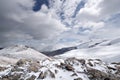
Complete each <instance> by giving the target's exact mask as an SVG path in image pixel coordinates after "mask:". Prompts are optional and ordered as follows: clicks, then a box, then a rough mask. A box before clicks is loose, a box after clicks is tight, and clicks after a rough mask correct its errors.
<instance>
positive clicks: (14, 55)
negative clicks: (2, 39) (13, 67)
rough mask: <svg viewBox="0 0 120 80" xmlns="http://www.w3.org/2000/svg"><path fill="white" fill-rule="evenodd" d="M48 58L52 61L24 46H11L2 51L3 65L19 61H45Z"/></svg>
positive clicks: (0, 56)
mask: <svg viewBox="0 0 120 80" xmlns="http://www.w3.org/2000/svg"><path fill="white" fill-rule="evenodd" d="M46 58H48V59H50V58H49V57H47V56H46V55H44V54H42V53H40V52H38V51H36V50H34V49H32V48H29V47H26V46H24V45H19V46H18V45H16V46H11V47H7V48H4V49H2V50H0V63H1V64H9V63H11V64H13V63H16V62H17V61H18V60H19V59H32V60H43V59H46Z"/></svg>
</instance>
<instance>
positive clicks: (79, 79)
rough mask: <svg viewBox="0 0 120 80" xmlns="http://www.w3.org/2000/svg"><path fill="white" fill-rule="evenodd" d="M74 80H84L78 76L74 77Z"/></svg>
mask: <svg viewBox="0 0 120 80" xmlns="http://www.w3.org/2000/svg"><path fill="white" fill-rule="evenodd" d="M74 80H83V79H82V78H76V79H74Z"/></svg>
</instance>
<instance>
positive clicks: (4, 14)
mask: <svg viewBox="0 0 120 80" xmlns="http://www.w3.org/2000/svg"><path fill="white" fill-rule="evenodd" d="M28 4H29V5H28ZM33 6H34V1H33V0H9V1H8V0H1V1H0V44H1V45H4V44H8V45H9V43H11V42H12V43H14V42H17V41H18V43H19V41H20V40H21V41H24V40H27V39H29V40H44V39H48V40H49V39H53V38H54V37H55V36H57V35H59V34H60V33H61V32H63V31H65V30H66V29H67V28H66V27H65V26H64V25H63V24H61V22H60V21H59V20H57V19H54V18H53V17H52V12H50V11H48V9H47V7H46V6H45V5H43V6H42V7H41V11H39V12H34V11H33V10H32V9H33ZM46 17H47V18H46ZM43 42H44V41H43Z"/></svg>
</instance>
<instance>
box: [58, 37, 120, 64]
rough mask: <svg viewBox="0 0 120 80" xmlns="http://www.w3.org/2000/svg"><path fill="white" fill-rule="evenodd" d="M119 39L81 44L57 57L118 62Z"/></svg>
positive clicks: (119, 55)
mask: <svg viewBox="0 0 120 80" xmlns="http://www.w3.org/2000/svg"><path fill="white" fill-rule="evenodd" d="M119 50H120V38H116V39H112V40H95V41H94V40H93V41H88V42H85V43H81V44H80V45H78V46H77V49H74V50H70V51H68V52H65V53H64V54H61V55H59V57H79V58H80V57H81V58H99V59H102V60H104V61H107V62H113V61H115V62H119V61H120V59H119V57H120V51H119Z"/></svg>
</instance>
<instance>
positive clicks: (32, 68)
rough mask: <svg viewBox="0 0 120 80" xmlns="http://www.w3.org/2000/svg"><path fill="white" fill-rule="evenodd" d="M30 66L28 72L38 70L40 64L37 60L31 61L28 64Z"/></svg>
mask: <svg viewBox="0 0 120 80" xmlns="http://www.w3.org/2000/svg"><path fill="white" fill-rule="evenodd" d="M29 65H30V66H29V67H28V70H29V72H31V71H33V72H38V70H39V68H40V65H39V63H37V62H31V63H30V64H29Z"/></svg>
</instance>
